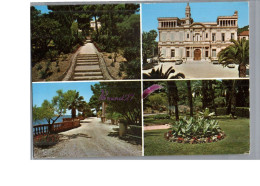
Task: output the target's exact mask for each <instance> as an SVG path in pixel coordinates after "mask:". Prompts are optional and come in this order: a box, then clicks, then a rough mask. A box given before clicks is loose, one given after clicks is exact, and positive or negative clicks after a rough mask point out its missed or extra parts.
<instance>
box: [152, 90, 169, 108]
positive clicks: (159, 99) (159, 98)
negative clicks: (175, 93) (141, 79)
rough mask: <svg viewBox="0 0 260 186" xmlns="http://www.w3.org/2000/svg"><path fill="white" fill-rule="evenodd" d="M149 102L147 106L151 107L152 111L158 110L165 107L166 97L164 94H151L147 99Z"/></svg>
mask: <svg viewBox="0 0 260 186" xmlns="http://www.w3.org/2000/svg"><path fill="white" fill-rule="evenodd" d="M148 100H149V103H148V104H149V105H151V107H152V108H153V109H154V110H159V109H160V108H161V107H163V106H166V105H167V101H168V100H167V97H166V96H165V94H153V95H150V96H149V97H148Z"/></svg>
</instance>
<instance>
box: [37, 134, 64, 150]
mask: <svg viewBox="0 0 260 186" xmlns="http://www.w3.org/2000/svg"><path fill="white" fill-rule="evenodd" d="M58 142H59V135H58V134H42V135H38V136H35V137H34V138H33V145H34V146H36V147H40V148H47V147H50V146H53V145H56V144H57V143H58Z"/></svg>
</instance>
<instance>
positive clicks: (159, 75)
mask: <svg viewBox="0 0 260 186" xmlns="http://www.w3.org/2000/svg"><path fill="white" fill-rule="evenodd" d="M162 69H163V65H162V66H161V68H158V69H157V70H155V69H152V71H151V72H149V73H148V74H145V73H144V74H143V78H144V79H184V78H185V75H184V74H183V73H178V74H176V75H171V74H173V73H175V70H174V69H173V67H170V68H169V69H168V70H167V71H166V72H165V73H163V71H162ZM170 75H171V76H170Z"/></svg>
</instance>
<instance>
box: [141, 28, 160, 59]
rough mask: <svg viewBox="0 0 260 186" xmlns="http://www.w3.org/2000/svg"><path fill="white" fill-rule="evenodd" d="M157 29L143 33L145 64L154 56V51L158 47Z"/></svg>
mask: <svg viewBox="0 0 260 186" xmlns="http://www.w3.org/2000/svg"><path fill="white" fill-rule="evenodd" d="M157 35H158V34H157V32H156V30H150V31H149V32H143V35H142V40H143V41H142V47H143V64H145V63H147V58H149V57H154V51H155V49H156V48H157V42H156V41H155V39H156V37H157Z"/></svg>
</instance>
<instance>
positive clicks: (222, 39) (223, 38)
mask: <svg viewBox="0 0 260 186" xmlns="http://www.w3.org/2000/svg"><path fill="white" fill-rule="evenodd" d="M221 41H225V33H222V34H221Z"/></svg>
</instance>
